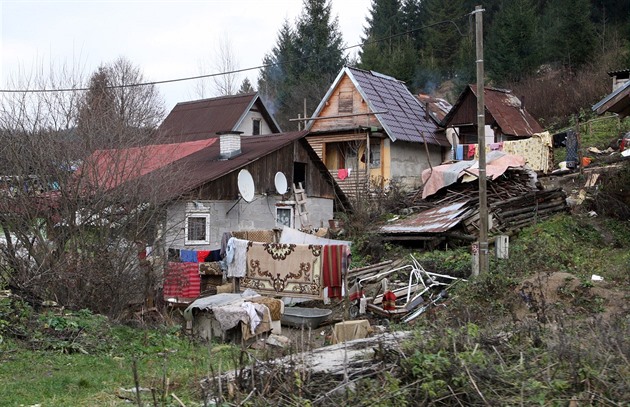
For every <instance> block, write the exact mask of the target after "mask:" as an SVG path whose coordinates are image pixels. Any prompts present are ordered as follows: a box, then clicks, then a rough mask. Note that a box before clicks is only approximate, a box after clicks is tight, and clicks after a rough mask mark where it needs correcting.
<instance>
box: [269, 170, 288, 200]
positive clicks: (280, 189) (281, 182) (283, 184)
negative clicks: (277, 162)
mask: <svg viewBox="0 0 630 407" xmlns="http://www.w3.org/2000/svg"><path fill="white" fill-rule="evenodd" d="M273 183H274V185H275V186H276V192H277V193H278V194H280V195H284V194H286V193H287V188H288V183H287V177H285V175H284V174H283V173H282V172H281V171H278V172H276V176H275V178H274V180H273Z"/></svg>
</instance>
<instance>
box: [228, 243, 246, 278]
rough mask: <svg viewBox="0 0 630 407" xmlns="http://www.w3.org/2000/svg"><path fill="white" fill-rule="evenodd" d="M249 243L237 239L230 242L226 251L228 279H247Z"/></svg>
mask: <svg viewBox="0 0 630 407" xmlns="http://www.w3.org/2000/svg"><path fill="white" fill-rule="evenodd" d="M247 243H248V241H247V240H243V239H237V238H235V237H233V238H231V239H230V240H229V241H228V245H227V248H226V251H225V253H226V254H225V258H226V263H227V268H228V269H227V276H228V277H238V278H242V277H245V273H246V271H247ZM230 247H232V248H230Z"/></svg>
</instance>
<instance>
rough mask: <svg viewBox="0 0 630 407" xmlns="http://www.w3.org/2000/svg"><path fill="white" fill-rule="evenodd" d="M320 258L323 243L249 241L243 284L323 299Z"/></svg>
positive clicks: (269, 291) (267, 291)
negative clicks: (301, 243) (299, 243)
mask: <svg viewBox="0 0 630 407" xmlns="http://www.w3.org/2000/svg"><path fill="white" fill-rule="evenodd" d="M321 258H322V246H320V245H296V244H283V243H256V242H249V243H248V245H247V275H246V276H245V278H243V279H242V281H241V287H242V288H251V289H253V290H256V292H258V293H259V294H270V295H276V296H288V297H301V298H311V299H321V298H323V294H322V261H321Z"/></svg>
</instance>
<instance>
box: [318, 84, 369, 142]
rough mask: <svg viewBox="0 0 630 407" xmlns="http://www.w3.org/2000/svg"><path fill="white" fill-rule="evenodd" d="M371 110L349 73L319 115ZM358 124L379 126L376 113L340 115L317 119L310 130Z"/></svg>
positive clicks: (355, 125)
mask: <svg viewBox="0 0 630 407" xmlns="http://www.w3.org/2000/svg"><path fill="white" fill-rule="evenodd" d="M350 95H351V96H350ZM349 100H352V106H351V107H349ZM369 111H370V109H369V107H368V104H367V103H366V102H365V101H364V100H363V98H362V97H361V94H360V93H359V91H358V90H357V89H356V88H355V86H354V84H353V83H352V81H351V80H350V78H349V77H348V75H344V76H343V77H342V78H341V80H340V81H339V84H338V85H337V87H336V88H335V89H334V90H333V92H332V94H331V95H330V98H329V99H328V100H327V101H326V105H325V106H324V108H323V109H322V110H321V112H320V113H319V116H318V117H326V116H340V115H348V114H356V113H368V112H369ZM358 126H366V127H367V126H379V123H378V120H376V118H375V117H374V115H366V116H348V117H338V118H333V119H326V120H315V121H314V123H313V126H312V127H311V129H310V131H312V132H318V131H328V130H334V129H340V128H352V127H358Z"/></svg>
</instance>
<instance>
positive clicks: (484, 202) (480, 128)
mask: <svg viewBox="0 0 630 407" xmlns="http://www.w3.org/2000/svg"><path fill="white" fill-rule="evenodd" d="M483 11H484V10H483V8H481V6H476V7H475V11H474V12H473V13H474V14H475V40H476V41H475V43H476V49H477V143H478V144H477V145H478V146H479V273H481V274H483V273H487V272H488V265H489V261H488V190H487V186H486V107H485V102H484V81H483V76H484V72H483V14H482V13H483ZM473 277H476V275H473Z"/></svg>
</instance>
